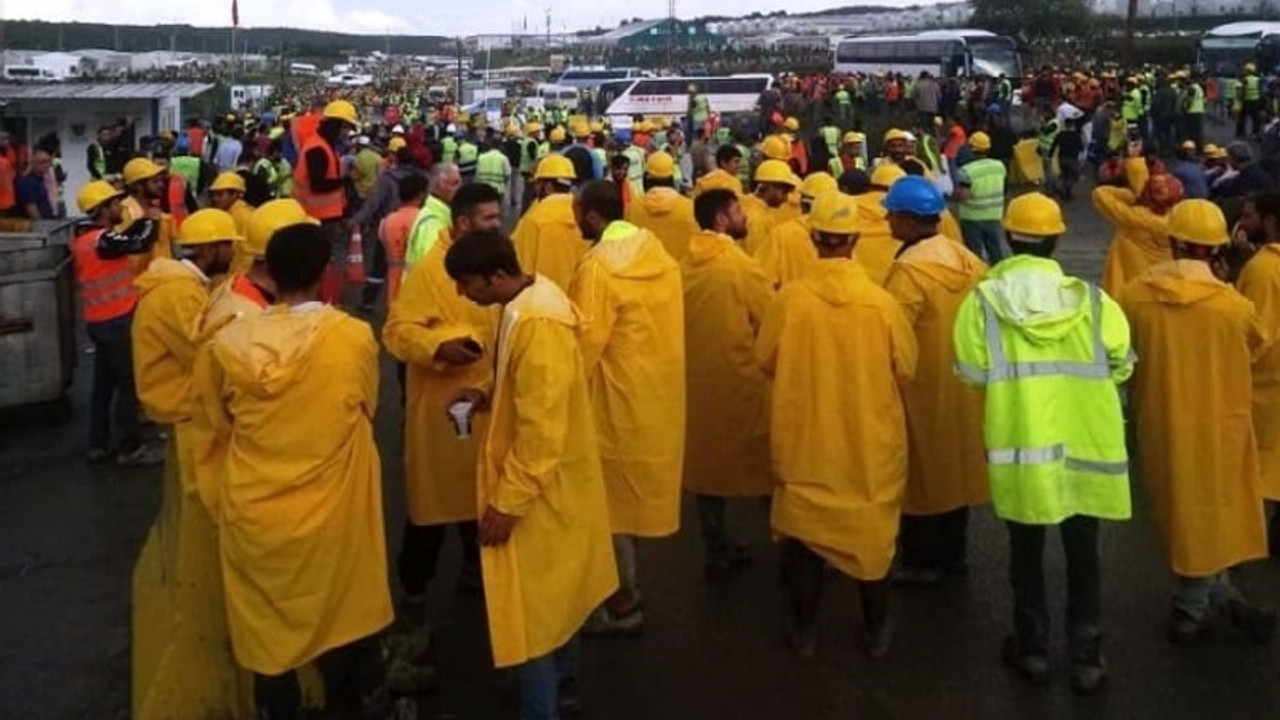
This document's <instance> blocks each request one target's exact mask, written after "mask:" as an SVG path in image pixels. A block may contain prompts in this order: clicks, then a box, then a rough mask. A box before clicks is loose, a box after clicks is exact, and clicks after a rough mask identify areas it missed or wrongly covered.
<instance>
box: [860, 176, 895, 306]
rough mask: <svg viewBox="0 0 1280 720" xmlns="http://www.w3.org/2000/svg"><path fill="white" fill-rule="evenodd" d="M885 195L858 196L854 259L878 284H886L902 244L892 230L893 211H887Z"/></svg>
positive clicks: (868, 193) (869, 193) (866, 194)
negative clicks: (891, 213)
mask: <svg viewBox="0 0 1280 720" xmlns="http://www.w3.org/2000/svg"><path fill="white" fill-rule="evenodd" d="M884 196H885V192H884V191H883V190H872V191H871V192H867V193H863V194H862V195H859V196H858V198H857V199H858V231H859V234H858V244H857V245H855V246H854V250H853V259H854V260H857V261H858V264H860V265H862V269H863V270H866V271H867V277H869V278H871V280H872V281H873V282H875V284H877V285H884V281H885V278H886V277H888V276H889V267H890V266H891V265H893V258H894V256H895V255H897V254H898V248H901V247H902V243H901V242H900V241H898V240H895V239H894V237H893V232H892V231H891V230H890V229H889V211H887V210H885V209H884V205H882V204H881V203H883V202H884Z"/></svg>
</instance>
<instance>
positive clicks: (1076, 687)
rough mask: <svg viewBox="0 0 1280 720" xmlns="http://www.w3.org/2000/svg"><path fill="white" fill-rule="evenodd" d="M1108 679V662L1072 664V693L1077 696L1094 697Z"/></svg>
mask: <svg viewBox="0 0 1280 720" xmlns="http://www.w3.org/2000/svg"><path fill="white" fill-rule="evenodd" d="M1106 679H1107V662H1106V661H1105V660H1101V659H1099V660H1098V661H1097V662H1082V663H1077V662H1073V663H1071V692H1073V693H1075V694H1076V695H1092V694H1093V693H1095V692H1097V691H1098V688H1100V687H1102V684H1103V683H1104V682H1106Z"/></svg>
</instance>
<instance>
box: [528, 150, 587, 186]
mask: <svg viewBox="0 0 1280 720" xmlns="http://www.w3.org/2000/svg"><path fill="white" fill-rule="evenodd" d="M533 179H534V180H577V179H578V171H577V170H575V169H574V167H573V161H572V160H570V159H569V158H567V157H565V156H563V155H561V154H560V153H551V154H549V155H547V156H546V157H544V158H542V160H541V161H539V162H538V168H537V170H535V171H534V173H533Z"/></svg>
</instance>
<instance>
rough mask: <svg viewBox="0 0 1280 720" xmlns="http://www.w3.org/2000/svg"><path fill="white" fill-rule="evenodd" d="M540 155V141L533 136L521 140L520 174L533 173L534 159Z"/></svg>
mask: <svg viewBox="0 0 1280 720" xmlns="http://www.w3.org/2000/svg"><path fill="white" fill-rule="evenodd" d="M538 157H539V155H538V141H537V140H534V139H533V138H525V139H523V140H521V141H520V174H521V175H532V174H533V165H534V161H535V160H536V159H537V158H538Z"/></svg>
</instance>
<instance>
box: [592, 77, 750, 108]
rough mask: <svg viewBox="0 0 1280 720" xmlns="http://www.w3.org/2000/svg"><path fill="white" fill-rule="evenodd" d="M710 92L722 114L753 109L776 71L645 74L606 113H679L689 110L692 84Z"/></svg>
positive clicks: (709, 95) (709, 99)
mask: <svg viewBox="0 0 1280 720" xmlns="http://www.w3.org/2000/svg"><path fill="white" fill-rule="evenodd" d="M690 85H696V86H697V88H698V92H700V93H702V94H704V95H706V96H707V103H708V104H709V105H710V106H711V111H712V112H716V113H719V114H721V115H729V114H733V113H746V112H753V111H755V109H756V106H757V105H758V104H759V102H760V93H763V92H764V91H765V90H768V89H769V88H771V87H773V76H772V75H755V74H744V75H726V76H720V77H663V78H642V79H640V80H636V81H635V82H633V83H632V84H631V87H629V88H627V89H626V90H624V91H623V92H622V93H621V94H620V95H618V97H617V99H616V100H614V101H613V102H612V103H609V109H608V110H606V111H605V114H606V115H615V116H625V117H631V116H634V115H642V116H644V115H653V116H663V117H677V116H680V115H684V114H686V113H688V112H689V86H690Z"/></svg>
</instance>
